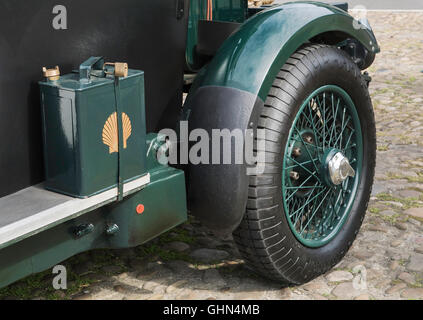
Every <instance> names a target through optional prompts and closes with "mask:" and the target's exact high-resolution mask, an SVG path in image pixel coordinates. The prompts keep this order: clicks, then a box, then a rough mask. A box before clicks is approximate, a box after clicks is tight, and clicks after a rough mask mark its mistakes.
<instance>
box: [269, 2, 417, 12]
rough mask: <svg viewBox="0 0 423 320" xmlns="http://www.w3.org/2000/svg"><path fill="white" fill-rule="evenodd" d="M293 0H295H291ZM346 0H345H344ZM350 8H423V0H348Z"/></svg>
mask: <svg viewBox="0 0 423 320" xmlns="http://www.w3.org/2000/svg"><path fill="white" fill-rule="evenodd" d="M293 1H295V0H293ZM344 1H347V0H344ZM284 2H290V1H287V0H276V1H275V3H284ZM291 2H292V0H291ZM322 2H327V3H331V2H341V0H339V1H338V0H327V1H322ZM347 2H348V4H349V7H350V8H353V7H354V6H357V5H362V6H365V7H366V8H367V9H369V10H375V9H378V10H381V9H382V10H423V0H349V1H347Z"/></svg>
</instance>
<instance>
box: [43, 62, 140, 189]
mask: <svg viewBox="0 0 423 320" xmlns="http://www.w3.org/2000/svg"><path fill="white" fill-rule="evenodd" d="M98 59H100V58H96V57H93V58H92V59H90V60H89V61H87V62H86V63H84V64H82V65H81V68H80V72H79V74H78V73H72V74H67V75H64V76H62V77H61V78H60V80H58V81H43V82H40V90H41V101H42V111H43V136H44V159H45V169H46V182H45V183H46V187H47V188H48V189H50V190H53V191H56V192H60V193H65V194H68V195H71V196H76V197H88V196H92V195H94V194H97V193H100V192H102V191H105V190H107V189H110V188H113V187H115V186H116V185H117V183H118V175H119V177H121V178H122V180H123V181H124V182H128V181H130V180H133V179H135V178H137V177H140V176H142V175H144V174H146V159H145V154H146V150H145V148H146V146H145V137H146V124H145V105H144V73H143V72H142V71H137V70H130V71H129V75H128V77H126V78H121V79H120V80H119V92H118V93H119V96H120V97H119V100H120V103H121V106H120V110H121V111H122V112H124V113H126V114H127V115H128V117H129V119H130V122H131V134H130V136H129V138H128V139H127V141H126V145H125V146H124V148H122V147H121V149H122V150H121V152H112V153H110V152H111V150H110V148H109V146H108V145H106V144H104V143H103V129H104V128H105V126H106V122H107V121H108V119H109V117H110V116H111V115H113V114H114V113H115V112H116V110H117V106H116V100H115V96H117V94H118V93H116V92H115V82H114V78H113V76H105V74H104V72H103V71H102V67H103V66H102V63H100V65H101V69H100V70H92V68H93V67H94V65H95V64H98V63H99V60H98ZM100 60H101V59H100ZM119 118H120V117H118V119H119ZM117 122H119V121H117ZM107 126H109V130H112V131H113V130H114V128H110V124H108V125H107ZM120 132H121V134H120V136H122V131H121V130H120ZM119 154H120V162H121V165H120V167H121V168H122V170H121V172H120V171H119V170H118V168H119V161H118V160H119V159H118V156H119Z"/></svg>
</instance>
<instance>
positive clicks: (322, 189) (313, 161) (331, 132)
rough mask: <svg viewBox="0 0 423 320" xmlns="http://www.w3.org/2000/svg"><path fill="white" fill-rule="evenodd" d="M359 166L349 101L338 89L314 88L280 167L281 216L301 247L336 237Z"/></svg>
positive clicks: (357, 129)
mask: <svg viewBox="0 0 423 320" xmlns="http://www.w3.org/2000/svg"><path fill="white" fill-rule="evenodd" d="M362 162H363V138H362V133H361V125H360V119H359V117H358V113H357V110H356V108H355V105H354V103H353V101H352V99H351V98H350V96H349V95H348V94H347V93H346V92H345V91H344V90H343V89H341V88H340V87H338V86H334V85H328V86H323V87H321V88H319V89H317V90H316V91H314V92H313V93H312V94H311V95H310V96H309V97H308V98H307V99H306V100H305V101H304V103H303V104H302V105H301V107H300V109H299V111H298V113H297V115H296V117H295V119H294V122H293V124H292V127H291V129H290V132H289V136H288V140H287V144H286V148H285V155H284V158H283V168H282V197H283V204H284V209H285V213H286V216H287V220H288V223H289V226H290V228H291V230H292V232H293V233H294V235H295V236H296V238H297V239H298V240H299V241H300V242H301V243H302V244H304V245H305V246H308V247H314V248H316V247H321V246H323V245H325V244H327V243H329V242H330V241H331V240H332V239H333V238H334V237H335V236H336V235H337V234H338V233H339V231H340V230H341V228H342V226H343V225H344V223H345V221H346V220H347V218H348V216H349V214H350V212H351V208H352V206H353V203H354V200H355V197H356V193H357V188H358V184H359V182H360V181H359V180H360V175H361V170H362Z"/></svg>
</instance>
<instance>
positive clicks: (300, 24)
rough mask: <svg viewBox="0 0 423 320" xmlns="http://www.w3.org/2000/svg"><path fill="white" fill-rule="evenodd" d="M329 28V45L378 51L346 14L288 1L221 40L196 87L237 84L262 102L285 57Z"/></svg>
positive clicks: (366, 30) (365, 29)
mask: <svg viewBox="0 0 423 320" xmlns="http://www.w3.org/2000/svg"><path fill="white" fill-rule="evenodd" d="M331 32H332V33H333V35H334V38H333V39H331V38H330V34H329V36H328V41H329V42H330V44H336V43H339V42H341V41H342V40H345V39H346V38H354V39H356V40H358V41H359V42H360V43H361V44H362V45H363V46H364V47H365V48H366V49H367V51H368V52H370V53H373V54H376V53H378V52H379V51H380V50H379V46H378V44H377V41H376V38H375V36H374V34H373V31H372V30H371V28H370V27H369V26H367V25H366V24H362V23H360V22H358V21H357V20H355V19H354V18H353V17H352V16H350V15H349V14H348V13H347V12H345V11H343V10H341V9H338V8H336V7H334V6H331V5H328V4H324V3H319V2H295V3H287V4H283V5H280V6H275V7H271V8H269V9H267V10H264V11H262V12H260V13H258V14H256V15H255V16H253V17H252V18H250V19H249V20H247V21H246V22H245V23H244V24H243V25H242V26H241V28H240V29H239V30H238V32H236V33H235V34H233V35H232V36H231V37H230V38H228V39H227V40H226V41H225V43H224V44H223V45H222V47H221V48H220V50H219V51H218V53H217V54H216V56H215V57H214V58H213V60H212V61H211V62H210V64H209V65H208V67H207V72H205V73H204V74H203V75H202V76H201V77H200V79H198V82H199V83H198V84H197V86H224V87H232V88H237V89H241V90H245V91H247V92H251V93H253V94H255V95H257V96H259V97H260V98H261V99H262V100H265V99H266V96H267V93H268V92H269V89H270V87H271V85H272V83H273V80H274V78H275V76H276V75H277V73H278V72H279V70H280V68H281V67H282V66H283V65H284V64H285V62H286V61H287V60H288V58H289V57H290V56H291V55H292V54H293V53H294V52H295V51H296V50H297V49H298V48H299V47H300V46H301V45H302V44H304V43H306V42H308V41H310V40H311V39H313V38H315V37H317V36H318V35H321V34H325V33H331ZM335 33H337V34H336V37H335Z"/></svg>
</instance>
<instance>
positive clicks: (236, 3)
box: [186, 0, 248, 71]
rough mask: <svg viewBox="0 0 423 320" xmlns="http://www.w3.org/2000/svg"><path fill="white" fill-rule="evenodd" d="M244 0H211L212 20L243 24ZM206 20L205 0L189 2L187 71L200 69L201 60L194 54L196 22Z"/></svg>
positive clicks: (246, 7) (196, 32)
mask: <svg viewBox="0 0 423 320" xmlns="http://www.w3.org/2000/svg"><path fill="white" fill-rule="evenodd" d="M247 13H248V3H247V1H246V0H213V20H214V21H229V22H239V23H243V22H244V21H245V19H246V18H247ZM206 18H207V0H191V2H190V10H189V21H188V35H187V45H186V64H187V67H188V69H189V70H191V71H196V70H198V69H199V68H201V67H202V65H201V62H202V61H201V59H200V58H199V57H198V56H197V54H196V45H197V37H198V21H199V20H205V19H206Z"/></svg>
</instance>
